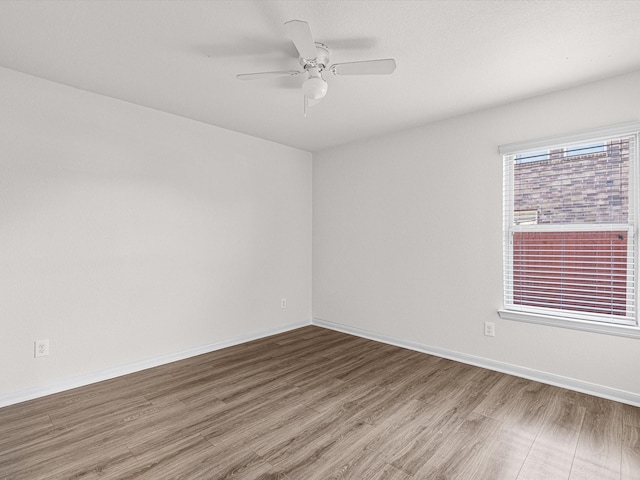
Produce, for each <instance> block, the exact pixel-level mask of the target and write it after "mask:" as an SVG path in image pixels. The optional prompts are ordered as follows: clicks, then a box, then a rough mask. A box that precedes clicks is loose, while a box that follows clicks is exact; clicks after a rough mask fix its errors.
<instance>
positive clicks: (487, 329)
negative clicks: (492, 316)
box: [484, 322, 496, 337]
mask: <svg viewBox="0 0 640 480" xmlns="http://www.w3.org/2000/svg"><path fill="white" fill-rule="evenodd" d="M484 334H485V335H486V336H487V337H495V336H496V324H495V323H493V322H484Z"/></svg>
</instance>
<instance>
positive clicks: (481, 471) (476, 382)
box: [0, 326, 640, 480]
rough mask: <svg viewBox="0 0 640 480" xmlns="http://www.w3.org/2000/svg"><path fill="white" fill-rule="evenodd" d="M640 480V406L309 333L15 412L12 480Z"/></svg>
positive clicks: (7, 465)
mask: <svg viewBox="0 0 640 480" xmlns="http://www.w3.org/2000/svg"><path fill="white" fill-rule="evenodd" d="M71 478H73V479H98V478H100V479H153V480H162V479H172V480H173V479H189V480H195V479H207V480H209V479H223V478H225V479H226V478H233V479H283V480H315V479H347V478H348V479H358V480H374V479H375V480H382V479H394V480H396V479H397V480H409V479H429V480H430V479H434V480H440V479H459V480H466V479H468V480H471V479H473V480H500V479H510V480H578V479H590V480H614V479H615V480H632V479H633V480H638V479H640V408H637V407H632V406H629V405H624V404H621V403H616V402H612V401H609V400H603V399H601V398H596V397H591V396H588V395H584V394H580V393H576V392H572V391H569V390H564V389H561V388H557V387H552V386H549V385H544V384H541V383H537V382H533V381H529V380H524V379H521V378H517V377H513V376H509V375H505V374H500V373H496V372H492V371H489V370H484V369H481V368H477V367H472V366H469V365H465V364H462V363H457V362H454V361H450V360H446V359H442V358H438V357H433V356H430V355H425V354H422V353H417V352H413V351H410V350H405V349H402V348H398V347H393V346H389V345H385V344H381V343H376V342H373V341H369V340H365V339H361V338H357V337H353V336H350V335H346V334H343V333H339V332H334V331H331V330H326V329H323V328H319V327H313V326H310V327H305V328H301V329H298V330H294V331H291V332H287V333H283V334H280V335H275V336H272V337H268V338H265V339H261V340H257V341H254V342H251V343H247V344H243V345H239V346H236V347H231V348H226V349H224V350H219V351H216V352H213V353H209V354H206V355H200V356H198V357H193V358H190V359H188V360H184V361H180V362H176V363H172V364H169V365H165V366H161V367H157V368H154V369H150V370H146V371H143V372H139V373H135V374H132V375H128V376H125V377H120V378H117V379H114V380H109V381H105V382H101V383H98V384H94V385H90V386H87V387H82V388H79V389H75V390H72V391H68V392H63V393H59V394H56V395H51V396H49V397H44V398H40V399H37V400H33V401H29V402H24V403H21V404H17V405H12V406H9V407H5V408H2V409H0V479H12V480H13V479H15V480H18V479H28V480H35V479H71Z"/></svg>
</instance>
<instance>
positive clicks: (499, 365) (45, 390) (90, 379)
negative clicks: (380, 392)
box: [0, 318, 640, 407]
mask: <svg viewBox="0 0 640 480" xmlns="http://www.w3.org/2000/svg"><path fill="white" fill-rule="evenodd" d="M310 324H313V325H317V326H319V327H323V328H328V329H331V330H337V331H339V332H344V333H349V334H351V335H356V336H358V337H362V338H368V339H370V340H375V341H377V342H382V343H387V344H389V345H395V346H398V347H402V348H408V349H410V350H415V351H417V352H422V353H427V354H429V355H435V356H438V357H443V358H448V359H450V360H455V361H458V362H462V363H467V364H469V365H475V366H477V367H482V368H487V369H489V370H495V371H497V372H502V373H507V374H509V375H515V376H517V377H522V378H527V379H529V380H535V381H538V382H541V383H546V384H549V385H555V386H557V387H562V388H567V389H569V390H575V391H577V392H582V393H586V394H589V395H594V396H596V397H602V398H607V399H609V400H614V401H616V402H621V403H626V404H629V405H633V406H636V407H640V395H638V394H636V393H632V392H627V391H624V390H618V389H615V388H610V387H605V386H602V385H597V384H593V383H589V382H584V381H582V380H576V379H573V378H569V377H563V376H560V375H555V374H553V373H547V372H542V371H538V370H534V369H530V368H526V367H520V366H518V365H511V364H508V363H504V362H498V361H496V360H490V359H487V358H482V357H477V356H475V355H468V354H466V353H460V352H454V351H451V350H446V349H443V348H438V347H432V346H429V345H424V344H420V343H416V342H411V341H408V340H403V339H400V338H395V337H391V336H388V335H384V334H381V333H375V332H370V331H368V330H363V329H360V328H357V327H350V326H348V325H343V324H340V323H335V322H330V321H327V320H322V319H320V318H314V319H313V320H312V321H301V322H295V323H290V324H286V325H279V326H277V327H274V328H270V329H267V330H261V331H258V332H253V333H250V334H247V335H241V336H239V337H235V338H231V339H229V340H224V341H222V342H218V343H214V344H209V345H203V346H200V347H196V348H192V349H189V350H185V351H182V352H176V353H171V354H167V355H161V356H159V357H155V358H150V359H147V360H142V361H139V362H135V363H131V364H128V365H121V366H119V367H115V368H110V369H108V370H102V371H99V372H93V373H89V374H86V375H80V376H77V377H73V378H70V379H67V380H62V381H59V382H55V383H53V384H49V385H45V386H38V387H34V388H30V389H27V390H23V391H19V392H14V393H10V394H6V395H0V407H6V406H8V405H13V404H15V403H20V402H24V401H27V400H32V399H34V398H39V397H44V396H46V395H51V394H54V393H59V392H63V391H66V390H71V389H73V388H77V387H83V386H85V385H90V384H92V383H96V382H101V381H103V380H109V379H111V378H115V377H120V376H122V375H127V374H129V373H135V372H139V371H141V370H146V369H147V368H153V367H157V366H160V365H165V364H167V363H171V362H176V361H178V360H184V359H186V358H190V357H195V356H196V355H202V354H203V353H209V352H214V351H216V350H220V349H222V348H227V347H232V346H234V345H238V344H241V343H245V342H250V341H252V340H257V339H259V338H264V337H269V336H271V335H276V334H278V333H282V332H287V331H289V330H294V329H296V328H300V327H304V326H307V325H310Z"/></svg>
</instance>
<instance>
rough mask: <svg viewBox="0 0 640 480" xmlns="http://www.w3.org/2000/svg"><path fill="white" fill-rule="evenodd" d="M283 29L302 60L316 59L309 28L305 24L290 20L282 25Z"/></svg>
mask: <svg viewBox="0 0 640 480" xmlns="http://www.w3.org/2000/svg"><path fill="white" fill-rule="evenodd" d="M284 28H285V29H286V30H287V35H288V37H289V38H290V39H291V41H292V42H293V44H294V45H295V46H296V49H297V50H298V53H299V54H300V56H301V57H302V58H304V59H306V60H313V59H315V58H317V57H318V52H317V51H316V44H315V43H314V41H313V35H311V28H310V27H309V24H308V23H307V22H303V21H302V20H291V21H289V22H287V23H285V24H284Z"/></svg>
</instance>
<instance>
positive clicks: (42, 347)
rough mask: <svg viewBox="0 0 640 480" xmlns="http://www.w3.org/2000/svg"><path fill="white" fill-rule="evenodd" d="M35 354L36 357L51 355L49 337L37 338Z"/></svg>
mask: <svg viewBox="0 0 640 480" xmlns="http://www.w3.org/2000/svg"><path fill="white" fill-rule="evenodd" d="M34 355H35V357H36V358H37V357H45V356H47V355H49V339H48V338H47V339H46V340H36V341H35V342H34Z"/></svg>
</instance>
